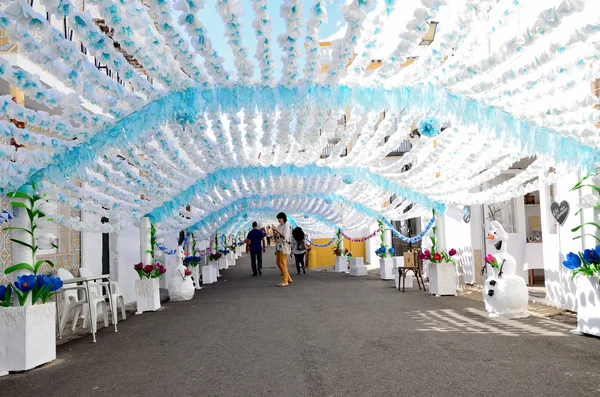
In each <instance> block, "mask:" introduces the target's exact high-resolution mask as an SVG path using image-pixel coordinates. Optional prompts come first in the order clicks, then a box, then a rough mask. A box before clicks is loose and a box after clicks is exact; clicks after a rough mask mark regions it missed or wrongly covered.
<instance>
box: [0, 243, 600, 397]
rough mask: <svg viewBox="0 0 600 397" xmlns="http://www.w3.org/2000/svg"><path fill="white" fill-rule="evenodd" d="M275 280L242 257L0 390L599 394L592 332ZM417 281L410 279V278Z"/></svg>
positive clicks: (381, 284)
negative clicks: (179, 296) (218, 275)
mask: <svg viewBox="0 0 600 397" xmlns="http://www.w3.org/2000/svg"><path fill="white" fill-rule="evenodd" d="M289 269H290V273H291V275H292V278H293V279H294V283H293V284H292V285H291V286H289V287H286V288H277V284H278V283H279V280H280V279H279V271H278V270H277V268H276V267H275V257H274V255H273V252H268V253H267V255H266V256H265V269H264V271H263V275H262V276H259V277H251V270H250V265H249V259H248V257H244V258H242V259H240V260H238V265H237V266H235V267H233V268H231V269H228V270H224V271H222V274H223V277H222V279H220V280H219V282H218V283H217V284H212V285H208V286H206V287H204V288H203V289H202V290H199V291H196V295H195V297H194V299H193V300H191V301H187V302H170V303H166V304H165V305H164V307H163V308H162V309H161V310H160V311H158V312H155V313H144V314H142V315H138V316H134V317H132V318H130V319H128V320H127V321H125V322H122V323H120V324H119V332H118V333H114V332H112V331H111V328H109V329H102V330H100V332H99V333H98V343H96V344H93V343H91V337H84V338H82V339H79V340H76V341H73V342H69V343H66V344H65V345H62V346H59V348H58V359H57V361H56V362H54V363H52V364H50V365H47V366H45V367H42V368H39V369H36V370H33V371H29V372H26V373H21V374H10V375H8V376H5V377H2V378H0V396H2V397H4V396H11V397H18V396H33V395H40V396H41V395H44V396H62V397H66V396H444V397H447V396H470V395H473V396H511V397H515V396H598V395H599V393H600V339H596V338H590V337H581V336H575V335H570V334H569V333H568V330H569V328H571V327H570V326H568V325H566V324H562V323H559V322H554V321H552V320H548V319H540V318H532V317H530V318H528V319H524V320H500V319H490V318H488V317H487V316H486V313H485V310H484V308H483V304H482V303H478V302H475V301H471V300H467V299H463V298H458V297H441V298H436V297H432V296H429V295H427V294H426V293H424V292H422V291H419V290H418V288H417V289H412V290H410V291H409V290H408V289H407V291H406V292H405V293H402V292H399V291H397V290H395V289H394V288H393V284H394V283H393V281H382V280H379V279H377V278H375V277H370V276H369V277H360V278H354V277H350V276H348V275H346V274H336V273H331V272H320V271H309V272H308V273H307V274H306V275H296V271H295V268H294V266H293V264H292V260H289ZM415 286H416V283H415Z"/></svg>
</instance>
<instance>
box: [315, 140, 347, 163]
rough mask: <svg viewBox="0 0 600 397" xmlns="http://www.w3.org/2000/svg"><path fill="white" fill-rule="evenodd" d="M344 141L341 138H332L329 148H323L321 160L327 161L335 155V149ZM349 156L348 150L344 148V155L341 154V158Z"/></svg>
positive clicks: (329, 141)
mask: <svg viewBox="0 0 600 397" xmlns="http://www.w3.org/2000/svg"><path fill="white" fill-rule="evenodd" d="M341 141H342V139H341V138H331V139H328V140H327V146H325V147H324V148H323V153H321V158H322V159H326V158H327V157H330V156H331V154H332V153H333V148H334V147H335V146H336V145H337V144H339V143H340V142H341ZM347 155H348V148H344V150H342V153H340V157H345V156H347Z"/></svg>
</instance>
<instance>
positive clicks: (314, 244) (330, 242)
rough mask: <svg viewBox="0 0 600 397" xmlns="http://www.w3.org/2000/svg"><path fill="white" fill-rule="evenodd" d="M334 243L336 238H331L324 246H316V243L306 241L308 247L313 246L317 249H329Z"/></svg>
mask: <svg viewBox="0 0 600 397" xmlns="http://www.w3.org/2000/svg"><path fill="white" fill-rule="evenodd" d="M335 241H336V237H333V238H332V239H331V241H329V242H328V243H325V244H317V243H313V242H312V241H310V240H308V242H309V243H310V245H312V246H315V247H317V248H325V247H329V246H330V245H331V244H333V243H334V242H335Z"/></svg>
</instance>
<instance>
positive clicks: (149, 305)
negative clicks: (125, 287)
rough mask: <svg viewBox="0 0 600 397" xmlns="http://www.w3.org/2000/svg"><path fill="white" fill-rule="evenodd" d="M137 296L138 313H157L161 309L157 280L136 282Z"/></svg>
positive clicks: (146, 279)
mask: <svg viewBox="0 0 600 397" xmlns="http://www.w3.org/2000/svg"><path fill="white" fill-rule="evenodd" d="M135 296H136V297H137V312H136V314H140V313H143V312H155V311H157V310H158V309H160V290H159V280H158V279H157V278H144V279H141V280H135Z"/></svg>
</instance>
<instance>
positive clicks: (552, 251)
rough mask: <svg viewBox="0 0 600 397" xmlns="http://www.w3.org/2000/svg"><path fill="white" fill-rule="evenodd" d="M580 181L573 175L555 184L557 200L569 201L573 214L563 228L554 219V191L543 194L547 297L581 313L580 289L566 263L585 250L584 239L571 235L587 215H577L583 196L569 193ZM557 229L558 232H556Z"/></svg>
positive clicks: (547, 189)
mask: <svg viewBox="0 0 600 397" xmlns="http://www.w3.org/2000/svg"><path fill="white" fill-rule="evenodd" d="M578 179H579V176H578V174H571V175H568V176H566V177H563V178H561V179H559V180H558V181H557V183H556V184H555V188H554V192H555V193H554V194H555V201H557V202H559V203H560V202H561V201H563V200H566V201H568V202H569V204H570V214H569V216H568V218H567V220H566V222H565V224H564V225H562V226H560V225H559V224H558V223H557V222H556V221H555V220H554V217H553V216H552V213H551V212H550V205H551V204H552V202H551V197H550V189H549V188H546V189H544V190H542V191H541V192H540V193H541V194H540V202H541V205H540V208H541V211H542V233H543V241H544V277H545V284H546V298H547V299H548V300H550V301H551V302H553V303H556V304H557V305H559V306H561V307H564V308H565V309H569V310H577V299H576V296H575V293H576V286H575V282H573V281H572V280H571V271H570V270H569V269H567V268H565V267H564V266H563V265H562V262H563V261H564V260H565V258H566V255H567V254H568V253H569V252H578V251H581V250H583V248H584V247H583V242H582V240H581V239H579V240H573V237H574V236H575V233H572V232H571V229H572V228H574V227H576V226H579V225H580V224H582V223H583V218H582V217H583V214H581V215H578V216H575V212H577V209H578V207H577V204H578V203H579V196H580V193H579V191H577V192H570V191H569V190H570V189H571V188H572V187H573V185H575V183H577V181H578ZM555 230H556V233H553V232H554V231H555Z"/></svg>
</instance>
